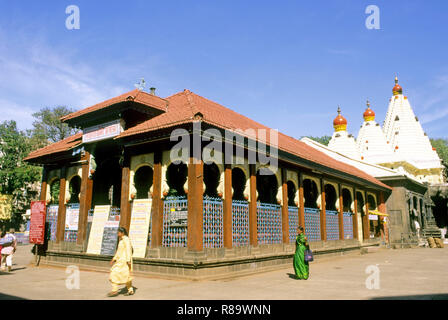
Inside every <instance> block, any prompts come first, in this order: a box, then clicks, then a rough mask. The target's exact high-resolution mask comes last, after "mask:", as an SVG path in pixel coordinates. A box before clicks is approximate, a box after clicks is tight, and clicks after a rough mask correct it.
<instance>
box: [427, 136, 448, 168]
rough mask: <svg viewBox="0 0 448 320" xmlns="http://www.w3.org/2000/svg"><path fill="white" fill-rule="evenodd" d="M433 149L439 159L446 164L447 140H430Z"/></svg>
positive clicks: (447, 159) (447, 160)
mask: <svg viewBox="0 0 448 320" xmlns="http://www.w3.org/2000/svg"><path fill="white" fill-rule="evenodd" d="M431 144H432V147H433V148H436V151H437V154H438V155H439V157H440V159H442V160H443V162H445V163H446V164H448V139H431Z"/></svg>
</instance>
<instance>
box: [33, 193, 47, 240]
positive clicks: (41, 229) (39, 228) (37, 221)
mask: <svg viewBox="0 0 448 320" xmlns="http://www.w3.org/2000/svg"><path fill="white" fill-rule="evenodd" d="M45 214H46V205H45V201H32V202H31V219H30V243H35V244H44V239H45Z"/></svg>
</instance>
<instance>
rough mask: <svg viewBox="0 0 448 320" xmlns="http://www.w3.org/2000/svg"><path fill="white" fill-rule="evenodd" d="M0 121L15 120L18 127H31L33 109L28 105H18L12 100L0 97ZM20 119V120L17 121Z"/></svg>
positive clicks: (21, 128)
mask: <svg viewBox="0 0 448 320" xmlns="http://www.w3.org/2000/svg"><path fill="white" fill-rule="evenodd" d="M0 110H1V112H0V122H3V121H7V120H16V122H17V125H18V128H19V129H20V130H25V129H28V128H30V127H32V124H33V121H34V118H33V115H32V114H33V113H34V112H35V110H33V109H32V108H30V107H28V106H23V105H19V104H17V103H15V102H13V101H8V100H4V99H0ZM18 119H20V121H17V120H18Z"/></svg>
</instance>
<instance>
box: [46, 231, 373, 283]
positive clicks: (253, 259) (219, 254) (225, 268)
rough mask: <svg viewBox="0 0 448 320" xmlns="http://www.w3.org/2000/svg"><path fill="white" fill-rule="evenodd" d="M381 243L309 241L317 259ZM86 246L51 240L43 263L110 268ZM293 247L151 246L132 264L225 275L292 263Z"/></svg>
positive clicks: (140, 270) (174, 272) (177, 274)
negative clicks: (196, 248) (195, 249)
mask: <svg viewBox="0 0 448 320" xmlns="http://www.w3.org/2000/svg"><path fill="white" fill-rule="evenodd" d="M379 246H380V240H379V239H369V240H364V241H363V243H360V242H359V241H357V240H336V241H319V242H312V243H311V244H310V247H311V250H313V253H314V256H315V259H316V260H318V259H322V258H330V257H333V256H341V255H346V254H352V253H357V254H359V253H361V252H362V253H364V252H365V251H366V250H367V251H369V250H372V249H371V248H372V247H379ZM365 248H370V249H365ZM84 250H85V249H84V248H83V247H82V246H79V245H76V244H74V243H60V244H56V243H49V245H48V250H47V252H46V255H45V256H42V257H41V259H40V263H41V264H44V265H50V266H68V265H77V266H78V267H79V268H80V269H82V270H94V271H105V272H108V271H109V270H110V264H109V262H110V260H111V258H112V257H111V256H105V255H93V254H87V253H84V252H83V251H84ZM294 251H295V245H294V244H276V245H259V246H257V247H250V246H249V247H240V248H232V249H225V248H220V249H204V250H203V251H201V252H192V251H188V250H187V248H157V249H148V250H147V256H146V258H134V259H133V266H134V274H135V275H143V276H144V275H150V276H152V277H154V276H156V277H160V278H164V279H188V280H210V279H222V278H228V277H236V276H242V275H249V274H253V273H259V272H266V271H272V270H277V269H279V268H284V267H285V266H286V265H290V264H291V263H292V258H293V255H294Z"/></svg>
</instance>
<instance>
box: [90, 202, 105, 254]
mask: <svg viewBox="0 0 448 320" xmlns="http://www.w3.org/2000/svg"><path fill="white" fill-rule="evenodd" d="M109 212H110V206H95V209H94V210H93V221H92V227H91V228H90V236H89V243H88V245H87V253H91V254H100V253H101V244H102V242H103V233H104V226H105V225H106V221H107V219H108V218H109Z"/></svg>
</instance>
